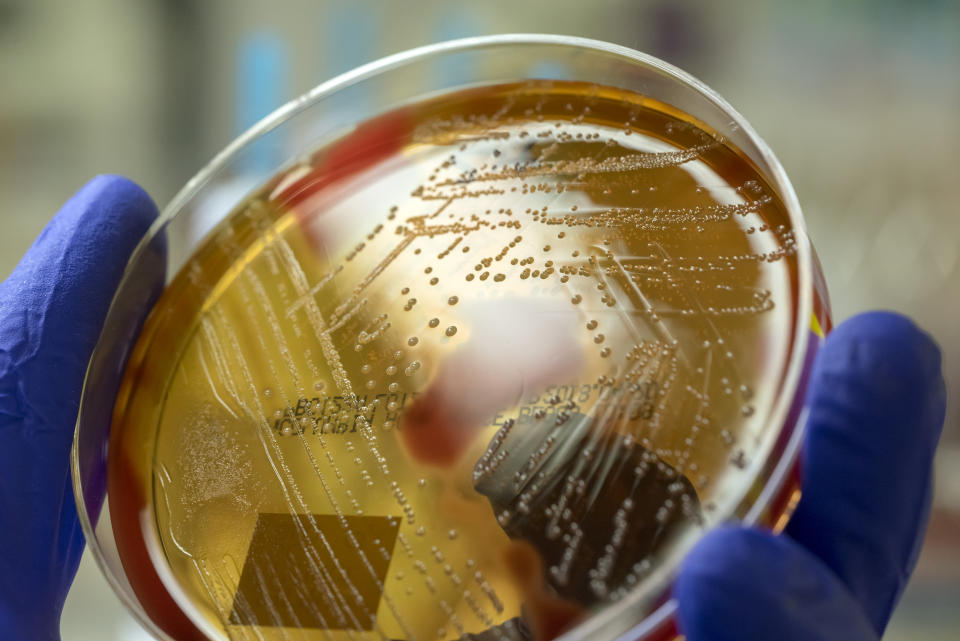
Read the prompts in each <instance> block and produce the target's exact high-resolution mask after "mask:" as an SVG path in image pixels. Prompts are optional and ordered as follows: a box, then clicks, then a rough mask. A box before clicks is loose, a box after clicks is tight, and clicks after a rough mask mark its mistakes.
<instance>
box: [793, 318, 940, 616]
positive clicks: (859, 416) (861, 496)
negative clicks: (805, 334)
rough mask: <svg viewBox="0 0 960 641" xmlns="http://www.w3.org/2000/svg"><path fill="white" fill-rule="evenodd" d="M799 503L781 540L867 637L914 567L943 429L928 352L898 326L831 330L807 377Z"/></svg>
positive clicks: (926, 341)
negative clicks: (831, 584) (837, 595)
mask: <svg viewBox="0 0 960 641" xmlns="http://www.w3.org/2000/svg"><path fill="white" fill-rule="evenodd" d="M808 400H809V407H810V415H809V420H808V423H807V430H808V432H807V435H806V441H805V444H804V452H803V460H802V469H803V482H802V489H803V495H802V498H801V500H800V504H799V506H798V507H797V511H796V513H795V514H794V516H793V518H792V519H791V521H790V523H789V524H788V526H787V533H788V534H789V535H790V536H791V537H793V539H794V540H796V541H798V542H799V543H801V544H802V545H803V546H805V547H806V548H807V549H808V550H810V551H811V552H813V553H814V554H816V555H817V557H819V558H820V559H822V560H823V562H824V563H825V564H826V565H827V566H828V567H829V568H831V569H832V570H833V571H834V572H835V573H836V574H837V576H838V577H839V578H840V580H841V581H843V583H844V584H845V585H846V586H847V588H848V589H849V590H850V592H851V593H852V594H853V595H854V597H855V598H856V599H857V601H859V602H860V603H861V604H862V606H863V609H864V612H865V613H866V615H867V618H868V619H869V620H870V622H871V623H872V625H873V628H874V630H876V632H877V634H881V633H882V632H883V629H884V628H885V627H886V624H887V621H888V619H889V617H890V613H891V611H892V609H893V606H894V605H895V604H896V601H897V599H898V598H899V596H900V594H901V592H902V591H903V588H904V586H905V584H906V582H907V579H908V578H909V575H910V573H911V572H912V571H913V567H914V565H915V564H916V560H917V555H918V554H919V550H920V546H921V543H922V540H923V533H924V531H925V529H926V523H927V518H928V516H929V511H930V501H931V468H932V462H933V454H934V450H935V449H936V445H937V441H938V439H939V437H940V431H941V429H942V426H943V421H944V411H945V387H944V382H943V378H942V376H941V373H940V351H939V350H938V348H937V346H936V345H935V344H934V342H933V341H932V340H931V339H930V337H929V336H927V335H926V334H925V333H923V332H922V331H921V330H920V329H918V328H917V327H916V326H915V325H914V324H913V323H912V322H911V321H910V320H908V319H906V318H904V317H902V316H899V315H896V314H892V313H884V312H873V313H869V314H864V315H862V316H857V317H855V318H852V319H850V320H849V321H847V322H845V323H843V324H842V325H840V326H839V327H838V328H837V329H836V330H835V331H834V332H833V333H832V334H831V335H830V336H829V337H828V338H827V341H826V344H825V345H824V348H823V351H822V352H821V354H820V355H819V358H818V360H817V363H816V365H815V368H814V372H813V376H812V379H811V391H810V396H809V399H808Z"/></svg>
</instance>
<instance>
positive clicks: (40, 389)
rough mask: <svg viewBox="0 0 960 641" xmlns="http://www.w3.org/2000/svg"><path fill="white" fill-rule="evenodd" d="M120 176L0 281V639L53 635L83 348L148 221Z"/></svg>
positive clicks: (149, 206) (81, 197) (71, 552)
mask: <svg viewBox="0 0 960 641" xmlns="http://www.w3.org/2000/svg"><path fill="white" fill-rule="evenodd" d="M156 213H157V210H156V207H155V206H154V204H153V202H152V201H151V200H150V197H149V196H147V194H146V193H145V192H144V191H143V190H142V189H140V188H139V187H138V186H136V185H135V184H133V183H131V182H130V181H128V180H126V179H123V178H119V177H115V176H101V177H99V178H96V179H94V180H93V181H91V182H90V183H89V184H87V185H86V186H85V187H84V188H83V189H81V190H80V191H79V192H78V193H77V194H76V195H75V196H74V197H73V198H71V199H70V200H69V201H68V202H67V204H66V205H64V207H63V209H61V210H60V212H59V213H58V214H57V216H56V217H55V218H54V219H53V220H52V221H51V222H50V224H49V225H47V227H46V229H44V230H43V232H42V233H41V234H40V237H39V238H37V240H36V242H35V243H34V244H33V246H32V247H31V248H30V250H29V251H28V252H27V254H26V256H24V258H23V260H22V261H21V262H20V264H19V265H18V266H17V268H16V270H14V272H13V274H11V276H10V277H9V278H8V279H7V280H6V281H4V282H3V283H2V284H0V639H3V640H4V641H56V640H58V639H59V638H60V611H61V609H62V608H63V602H64V599H65V598H66V596H67V590H68V589H69V587H70V583H71V581H73V577H74V575H75V574H76V571H77V565H78V563H79V561H80V554H81V552H82V551H83V535H82V533H81V531H80V525H79V523H78V521H77V510H76V505H75V504H74V499H73V489H72V486H71V480H70V465H69V457H70V446H71V443H72V440H73V430H74V425H75V422H76V419H77V408H78V404H79V400H80V389H81V385H82V383H83V377H84V372H85V371H86V367H87V361H88V360H89V358H90V352H91V351H92V349H93V346H94V343H95V342H96V340H97V337H98V335H99V333H100V328H101V325H102V324H103V320H104V316H105V315H106V312H107V308H108V306H109V304H110V300H111V297H112V295H113V292H114V290H115V289H116V286H117V284H118V282H119V280H120V277H121V275H122V274H123V270H124V266H125V265H126V262H127V259H128V258H129V256H130V253H131V251H132V250H133V248H134V247H135V246H136V244H137V242H138V241H139V240H140V239H141V237H142V236H143V235H144V233H145V232H146V230H147V228H148V227H149V226H150V223H151V222H153V220H154V218H155V217H156Z"/></svg>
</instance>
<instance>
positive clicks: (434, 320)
mask: <svg viewBox="0 0 960 641" xmlns="http://www.w3.org/2000/svg"><path fill="white" fill-rule="evenodd" d="M439 324H440V319H439V318H431V319H430V321H429V322H428V323H427V325H429V326H430V327H436V326H437V325H439Z"/></svg>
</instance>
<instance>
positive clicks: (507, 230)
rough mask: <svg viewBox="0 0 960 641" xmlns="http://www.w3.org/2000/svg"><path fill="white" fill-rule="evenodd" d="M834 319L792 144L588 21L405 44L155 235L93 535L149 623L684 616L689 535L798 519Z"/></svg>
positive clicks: (122, 333) (106, 567)
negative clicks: (813, 377) (774, 144)
mask: <svg viewBox="0 0 960 641" xmlns="http://www.w3.org/2000/svg"><path fill="white" fill-rule="evenodd" d="M144 310H149V314H148V315H146V318H145V320H144V316H145V312H144ZM829 329H830V313H829V303H828V299H827V294H826V288H825V286H824V281H823V278H822V274H821V271H820V268H819V265H818V263H817V260H816V257H815V254H814V252H813V249H812V247H811V246H810V244H809V241H808V239H807V236H806V233H805V228H804V223H803V219H802V215H801V212H800V208H799V205H798V203H797V198H796V195H795V194H794V192H793V189H792V188H791V186H790V183H789V181H788V180H787V178H786V176H785V174H784V171H783V169H782V167H781V166H780V164H779V163H778V162H777V160H776V159H775V157H774V156H773V154H772V153H771V152H770V150H769V149H768V147H767V146H766V145H765V144H764V142H763V141H762V140H761V139H760V138H759V137H758V136H757V135H756V133H755V132H754V131H753V129H752V128H751V127H750V126H749V124H747V123H746V122H745V121H744V119H743V118H742V117H741V116H740V115H739V114H738V113H737V112H736V111H734V110H733V108H732V107H730V106H729V105H728V104H727V103H726V102H725V101H724V100H723V99H722V98H720V97H719V96H718V95H717V94H716V93H714V92H713V91H712V90H710V89H709V88H707V87H705V86H704V85H703V84H702V83H700V82H699V81H697V80H695V79H694V78H692V77H690V76H689V75H687V74H686V73H684V72H682V71H680V70H678V69H676V68H674V67H671V66H670V65H668V64H666V63H664V62H662V61H659V60H656V59H654V58H652V57H650V56H647V55H644V54H641V53H638V52H636V51H632V50H629V49H626V48H623V47H619V46H615V45H611V44H607V43H602V42H597V41H591V40H584V39H579V38H569V37H561V36H546V35H506V36H492V37H484V38H470V39H465V40H458V41H454V42H449V43H443V44H438V45H433V46H429V47H425V48H421V49H415V50H412V51H409V52H406V53H402V54H399V55H396V56H392V57H389V58H386V59H383V60H381V61H378V62H375V63H372V64H370V65H366V66H364V67H360V68H358V69H356V70H354V71H352V72H349V73H347V74H345V75H343V76H340V77H338V78H336V79H334V80H332V81H330V82H328V83H325V84H323V85H320V86H319V87H317V88H316V89H314V90H313V91H311V92H310V93H308V94H306V95H304V96H303V97H301V98H299V99H297V100H295V101H293V102H292V103H290V104H288V105H286V106H284V107H282V108H281V109H279V110H278V111H277V112H276V113H274V114H273V115H271V116H269V117H268V118H266V119H265V120H264V121H262V122H261V123H260V124H258V125H257V126H255V127H254V128H253V129H251V130H250V131H249V132H247V133H246V134H244V135H243V136H241V137H240V138H239V139H238V140H237V141H235V142H234V143H233V144H231V145H230V146H229V147H228V148H227V149H226V150H224V151H223V152H222V153H221V154H220V155H219V156H217V157H216V158H215V159H214V160H213V161H212V162H211V163H210V164H209V165H208V166H207V167H206V168H204V169H203V170H202V171H201V172H200V173H199V174H198V175H197V176H196V177H195V178H194V179H193V180H191V181H190V182H189V183H188V184H187V185H186V186H185V187H184V189H183V190H182V191H181V192H180V193H179V194H178V195H177V196H176V197H175V199H174V200H173V202H172V203H170V205H169V206H168V207H167V208H166V209H165V210H164V212H163V213H162V215H161V217H160V218H159V219H158V221H157V222H156V224H155V225H154V226H153V227H152V228H151V230H150V231H149V232H148V234H147V236H146V238H145V239H144V240H143V242H142V243H141V245H140V246H139V247H138V249H137V250H136V252H135V253H134V255H133V257H132V258H131V260H130V263H129V265H128V266H127V271H126V273H125V276H124V279H123V281H122V283H121V285H120V286H119V288H118V291H117V293H116V296H115V298H114V301H113V304H112V306H111V310H110V313H109V315H108V319H107V322H106V325H105V328H104V331H103V333H102V336H101V338H100V341H99V343H98V345H97V348H96V350H95V352H94V354H93V356H92V358H91V362H90V365H89V369H88V374H87V378H86V381H85V384H84V391H83V397H82V401H81V408H80V413H79V417H78V422H77V432H76V438H75V443H74V449H73V478H74V487H75V494H76V499H77V506H78V511H79V514H80V519H81V524H82V526H83V529H84V533H85V535H86V537H87V541H88V542H89V544H90V549H91V552H92V553H93V555H94V557H95V559H96V560H97V562H98V564H99V565H100V567H101V569H102V570H103V572H104V574H105V576H106V577H107V579H108V580H109V581H110V583H111V585H112V586H113V588H114V589H115V591H116V592H117V594H118V595H119V597H120V598H121V599H122V600H123V602H124V603H125V604H126V605H127V607H128V608H129V609H130V610H131V612H133V614H134V615H135V616H136V617H137V618H138V619H139V621H140V622H141V623H142V624H143V625H144V627H145V628H146V629H148V630H149V631H150V632H151V633H152V634H153V635H154V636H156V637H157V638H158V639H162V640H172V641H192V640H194V639H196V640H209V641H213V640H225V639H230V640H233V639H259V640H271V639H305V640H308V641H309V640H312V639H325V640H329V641H338V640H339V639H344V640H345V641H346V640H348V639H349V640H351V641H354V640H357V639H391V640H403V641H444V640H453V639H461V638H463V639H491V640H493V639H498V640H499V639H505V640H512V639H524V640H526V639H531V640H537V641H549V640H552V639H556V638H562V639H570V640H573V639H585V638H591V639H610V640H613V639H616V638H619V637H621V636H623V635H624V634H631V635H632V636H633V637H634V638H638V639H673V638H675V637H676V636H677V630H676V628H675V625H674V623H673V618H672V615H673V611H674V607H675V606H674V604H673V602H672V601H671V600H670V596H669V594H670V584H671V581H672V579H673V577H674V575H675V573H676V570H677V568H678V565H679V562H680V560H681V559H682V557H683V555H684V553H685V552H686V551H687V550H689V549H690V547H691V546H692V545H693V544H694V543H695V542H696V540H697V539H698V538H699V537H700V536H702V535H703V533H704V532H706V531H708V530H709V529H710V528H713V527H715V526H717V525H718V524H722V523H726V522H730V521H740V522H743V523H746V524H752V525H761V526H766V527H770V528H773V529H775V530H777V529H780V528H782V527H783V526H784V524H785V523H786V521H787V519H788V518H789V516H790V513H791V511H792V509H793V506H794V505H795V504H796V501H797V500H798V498H799V489H798V488H799V485H798V475H799V472H798V467H797V452H798V449H799V444H800V438H801V434H802V423H803V419H802V416H801V414H802V410H801V408H802V400H803V395H804V388H805V384H806V382H805V381H806V375H807V373H808V371H809V367H810V365H811V361H812V358H813V356H814V354H815V352H816V350H817V348H818V347H819V345H820V342H821V340H822V338H823V336H824V333H825V332H826V331H829Z"/></svg>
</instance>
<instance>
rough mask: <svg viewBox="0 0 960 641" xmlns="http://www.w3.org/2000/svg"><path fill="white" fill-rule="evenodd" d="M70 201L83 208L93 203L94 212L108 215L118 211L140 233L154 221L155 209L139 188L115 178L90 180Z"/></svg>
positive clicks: (145, 193) (101, 176)
mask: <svg viewBox="0 0 960 641" xmlns="http://www.w3.org/2000/svg"><path fill="white" fill-rule="evenodd" d="M71 200H80V201H81V202H82V203H83V204H87V203H91V204H92V203H96V204H97V206H98V207H97V210H98V211H102V212H105V213H107V214H108V215H109V214H110V213H113V212H116V211H121V212H122V213H123V216H124V217H125V219H126V221H127V222H128V223H133V224H139V226H140V227H142V228H143V231H145V229H146V227H149V226H150V224H151V223H152V222H153V221H154V219H155V218H156V217H157V206H156V204H154V202H153V199H152V198H150V195H149V194H148V193H147V192H146V191H145V190H144V189H143V187H141V186H140V185H138V184H137V183H135V182H133V181H132V180H130V179H129V178H125V177H124V176H117V175H115V174H101V175H99V176H96V177H94V178H93V179H92V180H90V181H89V182H88V183H87V184H86V185H84V186H83V187H82V188H81V189H80V191H78V192H77V194H76V195H75V196H74V198H73V199H71ZM82 209H89V208H88V207H82Z"/></svg>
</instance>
